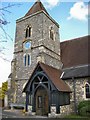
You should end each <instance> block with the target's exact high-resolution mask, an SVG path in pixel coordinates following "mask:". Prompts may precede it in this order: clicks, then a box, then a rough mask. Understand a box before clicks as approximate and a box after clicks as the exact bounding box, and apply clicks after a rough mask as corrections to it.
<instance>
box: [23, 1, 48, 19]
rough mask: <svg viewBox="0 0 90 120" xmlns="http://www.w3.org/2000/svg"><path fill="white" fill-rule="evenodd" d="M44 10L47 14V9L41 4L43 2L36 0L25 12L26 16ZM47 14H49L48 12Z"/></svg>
mask: <svg viewBox="0 0 90 120" xmlns="http://www.w3.org/2000/svg"><path fill="white" fill-rule="evenodd" d="M42 10H43V11H44V12H46V13H47V14H48V12H47V10H46V9H45V7H44V6H43V4H42V3H41V1H40V0H37V1H36V2H35V3H34V5H33V6H32V7H31V8H30V10H29V11H28V12H27V13H26V15H25V17H26V16H29V15H32V14H34V13H37V12H39V11H42ZM48 15H49V14H48Z"/></svg>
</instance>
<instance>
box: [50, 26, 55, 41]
mask: <svg viewBox="0 0 90 120" xmlns="http://www.w3.org/2000/svg"><path fill="white" fill-rule="evenodd" d="M50 38H51V39H52V40H54V32H53V28H52V27H51V29H50Z"/></svg>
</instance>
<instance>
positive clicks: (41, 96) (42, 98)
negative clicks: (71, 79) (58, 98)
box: [36, 87, 48, 115]
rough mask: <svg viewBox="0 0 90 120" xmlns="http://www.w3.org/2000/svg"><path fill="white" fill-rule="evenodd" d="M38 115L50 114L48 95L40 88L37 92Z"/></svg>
mask: <svg viewBox="0 0 90 120" xmlns="http://www.w3.org/2000/svg"><path fill="white" fill-rule="evenodd" d="M36 114H37V115H47V114H48V94H47V91H46V90H45V89H44V88H43V87H39V88H38V90H37V92H36Z"/></svg>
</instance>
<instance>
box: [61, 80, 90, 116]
mask: <svg viewBox="0 0 90 120" xmlns="http://www.w3.org/2000/svg"><path fill="white" fill-rule="evenodd" d="M87 81H88V78H78V79H75V87H76V105H78V103H79V102H80V101H83V100H85V99H86V95H85V84H86V82H87ZM65 82H66V83H67V84H68V85H69V86H70V88H71V90H72V93H71V95H70V105H65V106H61V114H64V115H65V114H70V113H74V88H73V80H72V79H69V80H66V81H65ZM77 112H78V111H77Z"/></svg>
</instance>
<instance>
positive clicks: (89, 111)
mask: <svg viewBox="0 0 90 120" xmlns="http://www.w3.org/2000/svg"><path fill="white" fill-rule="evenodd" d="M78 113H79V114H80V115H83V116H86V115H90V100H87V101H81V102H80V103H79V105H78Z"/></svg>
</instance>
